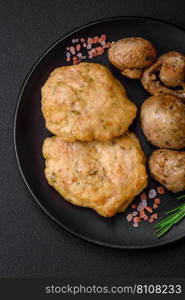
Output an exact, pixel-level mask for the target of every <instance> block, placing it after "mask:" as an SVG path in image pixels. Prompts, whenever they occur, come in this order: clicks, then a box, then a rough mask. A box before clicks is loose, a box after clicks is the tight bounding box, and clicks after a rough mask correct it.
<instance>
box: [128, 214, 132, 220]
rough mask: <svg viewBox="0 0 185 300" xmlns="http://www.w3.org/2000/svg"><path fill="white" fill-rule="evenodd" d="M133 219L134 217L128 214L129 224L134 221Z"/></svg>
mask: <svg viewBox="0 0 185 300" xmlns="http://www.w3.org/2000/svg"><path fill="white" fill-rule="evenodd" d="M132 218H133V215H132V214H128V215H127V221H128V222H131V221H132Z"/></svg>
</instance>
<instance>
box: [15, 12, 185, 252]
mask: <svg viewBox="0 0 185 300" xmlns="http://www.w3.org/2000/svg"><path fill="white" fill-rule="evenodd" d="M123 19H127V20H129V19H130V20H133V19H138V20H145V21H153V22H158V23H162V24H167V25H168V26H171V27H175V28H178V29H179V30H181V31H183V32H184V33H185V29H183V28H182V27H180V26H178V25H176V24H173V23H170V22H167V21H163V20H159V19H155V18H150V17H141V16H124V15H123V16H114V17H108V18H101V19H97V20H95V21H93V22H88V23H86V24H84V25H81V26H79V27H76V28H75V29H73V30H71V31H69V32H67V33H66V34H64V35H62V36H61V37H60V38H58V39H57V40H56V41H55V42H53V43H52V44H51V45H50V46H49V47H48V48H47V49H46V50H45V51H43V53H42V54H41V55H40V56H39V58H38V59H37V60H36V61H35V63H34V64H33V66H32V67H31V68H30V70H29V71H28V73H27V75H26V76H25V78H24V80H23V83H22V85H21V87H20V90H19V93H18V97H17V102H16V105H15V112H14V121H13V144H14V151H15V157H16V161H17V165H18V169H19V173H20V175H21V178H22V180H23V182H24V184H25V185H26V187H27V189H28V191H29V192H30V194H31V196H32V198H33V199H34V201H35V202H36V203H37V204H38V205H39V207H40V208H41V210H42V211H43V212H44V213H45V214H46V215H47V216H48V217H49V218H50V219H51V220H53V221H54V222H55V224H57V225H58V226H60V228H61V227H62V228H63V229H65V230H66V231H67V232H69V233H70V234H72V235H73V236H75V237H78V238H80V239H82V240H83V241H86V242H88V243H91V244H95V245H98V246H102V247H105V248H112V249H119V250H126V249H127V250H143V249H151V248H159V247H162V246H165V245H169V244H172V243H174V242H175V241H178V240H181V239H183V238H184V237H185V233H183V234H180V235H178V236H176V237H175V238H172V239H170V240H169V241H165V240H164V241H161V242H160V241H159V242H158V243H157V244H156V245H155V244H146V245H142V244H141V245H119V244H110V243H105V242H100V241H98V240H96V239H91V238H88V237H85V236H83V235H81V234H79V233H77V232H75V231H73V230H72V229H70V228H68V227H67V226H66V225H64V224H63V223H62V222H61V221H59V220H58V219H57V218H56V217H55V216H53V215H52V213H50V212H49V210H48V209H47V208H45V206H44V205H43V204H42V203H41V202H40V200H39V197H38V195H36V193H34V192H33V190H32V188H31V187H30V185H29V183H28V181H27V179H26V175H25V174H24V172H23V170H22V166H21V163H20V159H19V154H18V149H17V139H16V133H17V117H18V113H19V107H20V103H21V99H22V95H23V92H24V89H25V87H26V85H27V83H28V81H29V79H30V77H31V76H32V74H33V72H34V70H35V69H36V68H37V66H38V65H39V63H40V62H41V61H42V59H43V58H44V57H45V56H46V55H47V54H48V53H49V52H50V51H51V50H52V49H53V48H55V46H57V45H58V44H59V43H60V42H62V41H63V40H64V39H66V38H67V37H69V36H70V35H72V34H74V33H76V32H78V31H79V30H83V29H85V28H87V27H89V26H93V25H96V24H99V23H102V22H109V21H112V20H123Z"/></svg>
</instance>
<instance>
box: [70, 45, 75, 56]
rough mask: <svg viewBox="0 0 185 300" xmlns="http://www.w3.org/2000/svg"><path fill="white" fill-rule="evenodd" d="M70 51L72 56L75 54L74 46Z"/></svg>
mask: <svg viewBox="0 0 185 300" xmlns="http://www.w3.org/2000/svg"><path fill="white" fill-rule="evenodd" d="M69 51H70V52H71V54H73V55H74V54H75V52H76V51H75V47H74V46H71V47H70V48H69Z"/></svg>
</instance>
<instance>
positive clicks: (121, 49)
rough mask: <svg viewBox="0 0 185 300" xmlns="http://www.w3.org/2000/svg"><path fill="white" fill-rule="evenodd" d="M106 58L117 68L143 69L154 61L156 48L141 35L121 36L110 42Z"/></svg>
mask: <svg viewBox="0 0 185 300" xmlns="http://www.w3.org/2000/svg"><path fill="white" fill-rule="evenodd" d="M108 58H109V60H110V62H111V63H112V64H113V65H114V66H115V67H117V68H118V69H119V70H123V69H125V68H131V69H143V68H146V67H148V66H150V65H151V64H152V63H153V62H154V61H155V59H156V50H155V48H154V46H153V45H152V43H151V42H150V41H148V40H145V39H143V38H141V37H130V38H123V39H121V40H119V41H117V42H115V43H113V44H112V46H111V48H110V49H109V51H108Z"/></svg>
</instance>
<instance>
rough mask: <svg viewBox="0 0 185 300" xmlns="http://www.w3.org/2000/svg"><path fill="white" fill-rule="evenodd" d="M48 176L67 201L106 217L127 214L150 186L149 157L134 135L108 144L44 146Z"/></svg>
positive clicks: (54, 142) (56, 140) (52, 141)
mask: <svg viewBox="0 0 185 300" xmlns="http://www.w3.org/2000/svg"><path fill="white" fill-rule="evenodd" d="M43 155H44V158H45V159H46V161H45V163H46V168H45V176H46V179H47V181H48V183H49V184H50V185H51V186H53V187H54V188H55V189H56V190H57V191H58V192H59V193H60V194H61V195H62V196H63V197H64V198H65V199H66V200H67V201H69V202H71V203H73V204H75V205H79V206H84V207H89V208H92V209H94V210H95V211H96V212H97V213H98V214H100V215H102V216H104V217H111V216H113V215H115V214H116V213H117V212H122V211H125V209H126V208H127V206H128V205H129V204H130V203H131V201H132V200H133V199H134V197H135V196H136V195H137V194H139V193H140V192H141V191H142V190H143V189H144V188H145V187H146V185H147V174H146V169H145V156H144V153H143V151H142V150H141V147H140V144H139V142H138V139H137V138H136V136H135V135H134V134H133V133H126V134H125V135H124V136H122V137H119V138H115V139H113V140H112V141H106V142H101V143H100V142H98V141H92V142H87V143H84V142H74V143H69V142H66V141H64V140H62V139H61V138H60V137H58V136H53V137H50V138H47V139H46V140H45V141H44V144H43Z"/></svg>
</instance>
